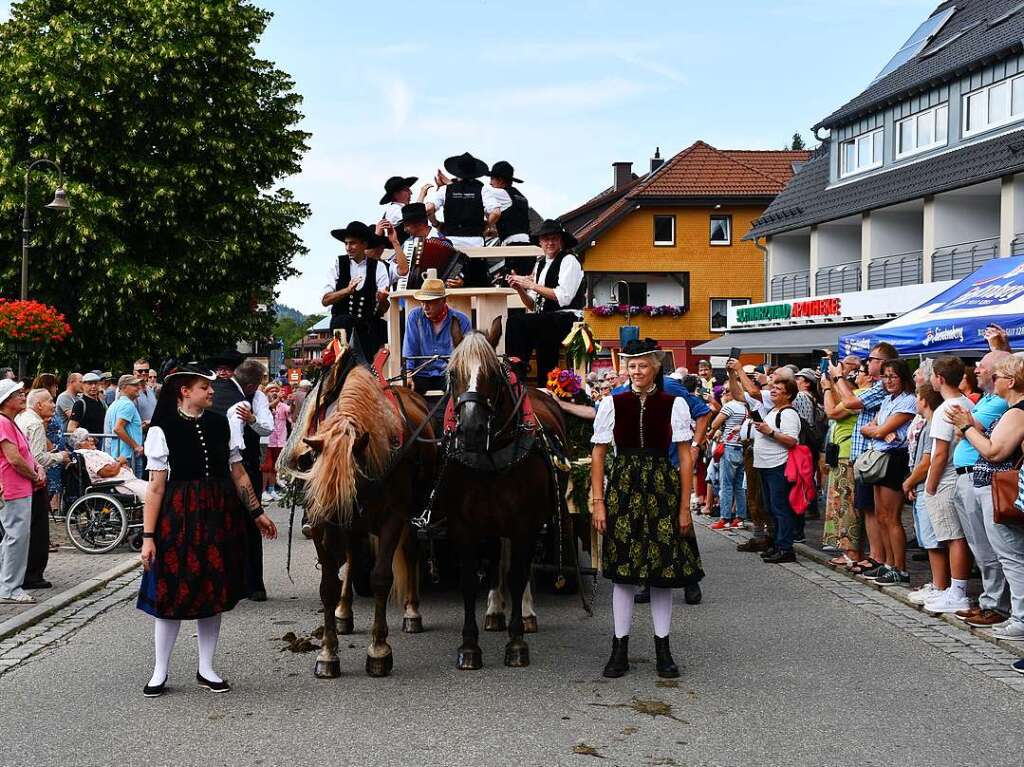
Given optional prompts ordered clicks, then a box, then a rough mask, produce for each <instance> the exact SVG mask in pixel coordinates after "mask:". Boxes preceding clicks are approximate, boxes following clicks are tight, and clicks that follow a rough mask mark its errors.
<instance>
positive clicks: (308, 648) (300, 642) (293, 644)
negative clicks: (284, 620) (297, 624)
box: [280, 631, 320, 653]
mask: <svg viewBox="0 0 1024 767" xmlns="http://www.w3.org/2000/svg"><path fill="white" fill-rule="evenodd" d="M280 641H282V642H284V643H285V646H284V647H282V648H281V652H284V651H285V650H289V651H291V652H296V653H298V652H313V651H314V650H319V649H320V645H318V644H316V643H315V642H313V641H312V639H311V638H310V637H300V636H296V635H295V632H294V631H289V632H288V633H287V634H285V635H284V636H283V637H281V639H280Z"/></svg>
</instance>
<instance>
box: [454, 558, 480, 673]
mask: <svg viewBox="0 0 1024 767" xmlns="http://www.w3.org/2000/svg"><path fill="white" fill-rule="evenodd" d="M476 562H477V550H476V546H475V545H474V544H473V543H467V542H462V543H461V544H460V545H459V581H460V582H461V585H462V609H463V612H464V620H463V623H462V646H461V647H459V654H458V660H457V663H456V665H457V667H458V668H459V669H460V670H462V671H475V670H476V669H479V668H482V667H483V665H484V660H483V653H482V652H481V651H480V629H479V627H478V626H477V625H476Z"/></svg>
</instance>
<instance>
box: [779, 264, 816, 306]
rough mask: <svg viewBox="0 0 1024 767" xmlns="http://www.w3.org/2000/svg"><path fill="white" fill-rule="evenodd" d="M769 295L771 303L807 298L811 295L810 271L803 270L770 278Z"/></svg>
mask: <svg viewBox="0 0 1024 767" xmlns="http://www.w3.org/2000/svg"><path fill="white" fill-rule="evenodd" d="M771 295H772V299H771V300H772V301H781V300H784V299H786V298H807V296H809V295H811V270H810V269H804V270H803V271H800V272H786V273H785V274H776V275H775V276H774V277H772V284H771Z"/></svg>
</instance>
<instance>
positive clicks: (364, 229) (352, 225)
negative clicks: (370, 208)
mask: <svg viewBox="0 0 1024 767" xmlns="http://www.w3.org/2000/svg"><path fill="white" fill-rule="evenodd" d="M372 236H373V229H371V228H370V227H369V226H367V225H366V224H364V223H363V222H362V221H350V222H349V225H348V226H346V227H345V228H344V229H332V230H331V237H333V238H334V239H336V240H341V241H342V242H344V241H345V238H346V237H354V238H355V239H357V240H362V241H363V242H365V243H366V244H367V245H368V244H369V243H370V238H371V237H372Z"/></svg>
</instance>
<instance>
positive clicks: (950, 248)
mask: <svg viewBox="0 0 1024 767" xmlns="http://www.w3.org/2000/svg"><path fill="white" fill-rule="evenodd" d="M998 255H999V238H998V237H986V238H985V239H984V240H972V241H970V242H961V243H958V244H956V245H946V246H945V247H942V248H936V249H935V252H933V253H932V279H933V280H935V281H936V282H938V281H940V280H960V279H963V278H964V277H966V276H967V275H968V274H970V273H971V272H973V271H974V270H975V269H977V268H978V267H979V266H981V265H982V264H984V263H985V262H986V261H991V260H992V259H993V258H996V257H997V256H998Z"/></svg>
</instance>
